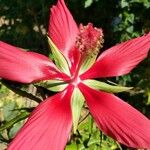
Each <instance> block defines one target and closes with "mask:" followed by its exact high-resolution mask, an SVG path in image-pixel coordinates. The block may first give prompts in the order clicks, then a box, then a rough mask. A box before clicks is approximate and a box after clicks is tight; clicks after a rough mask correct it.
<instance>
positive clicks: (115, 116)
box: [80, 84, 150, 148]
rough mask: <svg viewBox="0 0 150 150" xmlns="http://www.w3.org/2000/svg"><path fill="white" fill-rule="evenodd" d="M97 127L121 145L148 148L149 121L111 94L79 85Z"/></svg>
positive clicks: (149, 145) (149, 136)
mask: <svg viewBox="0 0 150 150" xmlns="http://www.w3.org/2000/svg"><path fill="white" fill-rule="evenodd" d="M80 90H81V91H82V92H83V94H84V96H85V98H86V101H87V104H88V106H89V109H90V112H91V114H92V115H93V116H94V119H95V121H96V123H97V125H98V127H99V128H100V129H101V130H102V131H103V132H104V133H105V134H107V135H109V136H111V137H112V138H114V139H116V140H117V141H119V142H120V143H122V144H125V145H127V146H129V147H133V148H150V120H148V119H147V118H146V117H145V116H144V115H142V114H141V113H140V112H138V111H137V110H136V109H134V108H133V107H131V106H130V105H129V104H127V103H125V102H123V101H122V100H121V99H119V98H118V97H116V96H114V95H113V94H108V93H105V92H101V91H96V90H93V89H91V88H89V87H87V86H85V85H84V84H80Z"/></svg>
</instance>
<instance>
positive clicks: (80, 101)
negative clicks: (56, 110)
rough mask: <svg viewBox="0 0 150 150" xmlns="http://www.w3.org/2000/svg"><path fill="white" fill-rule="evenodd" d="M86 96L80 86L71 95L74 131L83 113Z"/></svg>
mask: <svg viewBox="0 0 150 150" xmlns="http://www.w3.org/2000/svg"><path fill="white" fill-rule="evenodd" d="M84 101H85V99H84V96H83V94H82V93H81V91H80V90H79V89H78V88H75V89H74V91H73V94H72V97H71V109H72V118H73V131H74V133H76V130H77V127H78V122H79V119H80V115H81V110H82V107H83V105H84Z"/></svg>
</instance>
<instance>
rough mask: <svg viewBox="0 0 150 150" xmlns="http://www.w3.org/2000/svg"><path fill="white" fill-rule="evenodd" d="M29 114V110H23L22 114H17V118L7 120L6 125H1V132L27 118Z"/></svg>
mask: <svg viewBox="0 0 150 150" xmlns="http://www.w3.org/2000/svg"><path fill="white" fill-rule="evenodd" d="M28 116H29V113H28V112H22V113H21V114H20V115H18V116H16V117H15V118H13V119H11V120H10V121H8V122H6V123H5V124H4V125H2V126H1V127H0V132H1V131H3V130H5V129H8V128H10V127H12V126H13V125H14V124H15V123H17V122H19V121H21V120H23V119H25V118H27V117H28Z"/></svg>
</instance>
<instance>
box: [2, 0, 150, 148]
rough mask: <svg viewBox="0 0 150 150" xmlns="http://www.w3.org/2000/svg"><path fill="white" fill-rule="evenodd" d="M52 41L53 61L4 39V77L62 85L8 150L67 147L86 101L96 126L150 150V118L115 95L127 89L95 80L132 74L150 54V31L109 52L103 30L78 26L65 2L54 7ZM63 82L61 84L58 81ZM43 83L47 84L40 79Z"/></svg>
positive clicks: (29, 121) (131, 144) (50, 42)
mask: <svg viewBox="0 0 150 150" xmlns="http://www.w3.org/2000/svg"><path fill="white" fill-rule="evenodd" d="M48 33H49V38H48V41H49V44H50V46H51V50H52V54H53V58H54V63H53V61H51V60H50V59H49V58H47V57H46V56H43V55H40V54H37V53H33V52H25V51H22V50H20V49H19V48H16V47H14V46H11V45H9V44H6V43H4V42H0V61H1V63H0V77H1V78H4V79H9V80H13V81H17V82H22V83H31V82H32V83H34V82H36V83H37V82H38V81H43V80H44V82H43V84H46V85H49V86H50V84H51V83H57V87H56V88H55V90H56V91H60V92H59V93H58V94H56V95H54V96H52V97H49V98H47V99H46V100H44V101H43V102H42V103H40V104H39V106H38V107H37V108H36V109H35V110H34V111H33V112H32V113H31V115H30V117H29V119H28V120H27V122H26V123H25V125H24V126H23V128H22V129H21V130H20V131H19V132H18V134H17V135H16V137H15V138H14V140H13V141H12V142H11V144H10V145H9V147H8V150H32V149H34V150H63V149H64V148H65V145H66V143H67V140H68V138H69V134H70V131H71V129H72V125H73V129H74V131H75V130H76V128H77V124H78V120H79V116H80V112H81V108H82V106H83V104H84V100H85V101H86V103H87V105H88V107H89V110H90V112H91V114H92V116H93V117H94V119H95V122H96V124H97V126H98V127H99V128H100V130H102V131H103V132H104V133H105V134H106V135H109V136H111V137H112V138H114V139H116V140H117V141H119V142H120V143H122V144H125V145H127V146H129V147H134V148H150V121H149V119H147V118H146V117H145V116H143V115H142V114H141V113H140V112H138V111H137V110H135V109H134V108H132V107H131V106H130V105H129V104H127V103H125V102H124V101H122V100H121V99H119V98H118V97H116V96H115V95H114V94H112V93H115V92H121V91H125V90H128V89H129V88H126V87H119V86H112V85H108V84H106V83H103V82H100V81H97V80H94V79H92V78H95V79H96V78H102V77H114V76H120V75H124V74H127V73H129V72H130V71H131V70H132V69H133V68H135V67H136V65H137V64H138V63H139V62H141V61H142V60H143V59H144V58H145V57H146V56H147V54H148V52H149V48H150V34H147V35H144V36H142V37H139V38H135V39H132V40H129V41H127V42H124V43H121V44H118V45H116V46H114V47H112V48H109V49H108V50H106V51H104V52H103V53H102V54H101V55H100V56H99V57H98V59H96V58H97V56H98V54H99V50H100V48H101V47H102V44H103V32H102V29H98V28H95V27H93V25H92V24H91V23H89V24H88V25H87V26H83V25H82V24H81V25H80V26H79V27H77V25H76V23H75V21H74V19H73V17H72V15H71V14H70V12H69V10H68V9H67V7H66V5H65V3H64V0H58V3H57V5H56V6H53V7H52V9H51V16H50V24H49V32H48ZM59 83H60V84H59ZM41 84H42V83H41Z"/></svg>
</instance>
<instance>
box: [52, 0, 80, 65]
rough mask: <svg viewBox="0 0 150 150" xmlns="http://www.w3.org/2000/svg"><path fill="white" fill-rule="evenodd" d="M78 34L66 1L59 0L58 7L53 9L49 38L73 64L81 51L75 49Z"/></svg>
mask: <svg viewBox="0 0 150 150" xmlns="http://www.w3.org/2000/svg"><path fill="white" fill-rule="evenodd" d="M77 34H78V27H77V25H76V23H75V21H74V19H73V17H72V15H71V13H70V11H69V10H68V8H67V7H66V5H65V3H64V0H58V3H57V5H56V6H53V7H52V8H51V16H50V22H49V36H50V37H51V39H52V41H53V42H54V43H55V44H56V46H57V47H58V49H60V50H61V51H62V53H63V54H64V56H65V57H66V58H67V59H69V60H70V61H71V63H72V64H74V63H76V61H78V60H76V59H77V58H78V57H77V56H78V55H79V51H78V50H77V49H75V48H74V47H75V42H76V38H77Z"/></svg>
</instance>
